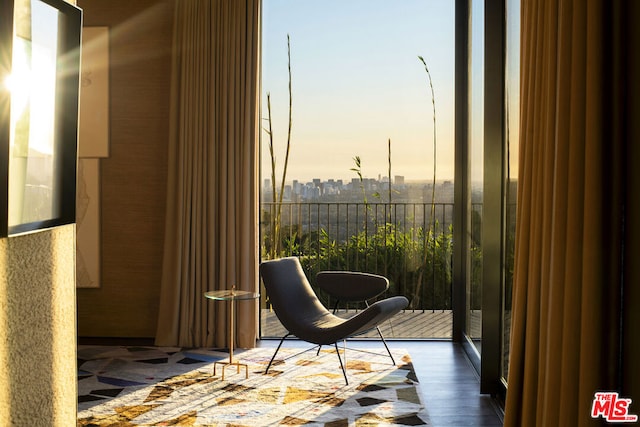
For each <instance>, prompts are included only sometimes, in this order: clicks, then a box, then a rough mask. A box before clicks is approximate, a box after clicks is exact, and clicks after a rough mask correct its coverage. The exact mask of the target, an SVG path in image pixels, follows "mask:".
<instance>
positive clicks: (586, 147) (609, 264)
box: [505, 0, 640, 427]
mask: <svg viewBox="0 0 640 427" xmlns="http://www.w3.org/2000/svg"><path fill="white" fill-rule="evenodd" d="M622 4H623V2H609V1H608V0H593V1H592V0H589V1H584V0H531V1H523V2H522V21H521V29H522V30H521V31H522V37H521V102H522V104H521V126H520V129H521V134H520V144H521V145H520V165H519V166H520V168H519V169H520V176H519V183H518V184H519V187H518V211H517V217H518V223H517V231H516V260H515V277H514V299H513V319H512V334H511V353H510V365H509V377H508V390H507V401H506V411H505V426H514V427H515V426H518V427H526V426H569V425H571V426H585V425H599V424H601V423H603V422H604V420H603V419H597V420H596V419H593V418H592V417H591V405H592V402H593V398H594V393H595V392H596V391H616V390H620V391H622V390H621V387H623V383H624V381H625V372H624V371H623V370H621V363H620V359H621V356H620V349H621V343H622V342H623V336H624V334H625V333H628V331H629V330H630V329H629V328H630V327H631V326H630V325H626V324H624V322H623V321H622V318H623V316H621V313H622V311H621V296H622V295H621V290H622V288H623V283H624V275H623V274H622V271H623V269H622V266H623V265H625V262H627V263H628V262H629V261H630V259H626V260H625V259H624V257H623V249H622V248H623V247H624V241H625V238H628V237H625V234H624V233H625V227H624V220H623V219H624V215H625V212H624V209H623V206H624V204H625V202H624V191H625V187H626V186H627V185H626V183H625V179H624V176H625V166H624V165H625V157H626V156H627V148H628V146H629V145H628V144H630V142H631V141H632V140H633V139H632V138H631V137H630V135H628V134H627V133H626V130H625V126H626V123H627V122H628V121H629V119H630V118H631V116H629V115H628V112H626V111H625V99H626V93H625V91H626V84H627V83H626V82H627V76H626V71H625V66H626V65H625V64H626V61H627V57H626V53H628V52H630V50H629V46H627V47H626V48H625V47H622V46H625V43H626V40H625V37H624V34H625V33H624V32H625V31H626V26H625V25H624V22H623V21H624V17H625V14H626V13H627V11H626V10H623V9H625V8H626V6H624V7H623V6H621V5H622ZM633 25H635V26H637V22H635V23H634V24H633ZM636 86H637V85H636ZM633 120H635V121H637V120H638V118H637V117H636V118H635V119H633ZM637 136H638V135H637V134H636V137H637ZM637 142H638V141H637V139H636V140H635V141H633V143H634V144H637ZM636 152H637V150H636ZM635 167H636V168H637V164H636V165H635ZM636 189H637V187H636ZM636 237H637V236H636ZM636 247H637V245H636ZM632 262H635V263H636V264H637V263H638V259H636V260H635V261H632ZM636 285H637V283H636ZM636 327H637V325H636V326H633V328H636ZM621 331H623V333H622V334H621ZM625 331H626V332H625ZM636 341H637V335H636ZM636 348H637V345H636ZM636 371H637V369H636ZM636 382H637V381H636ZM628 397H632V396H628ZM636 398H637V399H640V396H636ZM632 409H633V408H632ZM635 409H636V412H640V411H638V406H637V405H636V408H635Z"/></svg>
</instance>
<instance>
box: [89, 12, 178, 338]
mask: <svg viewBox="0 0 640 427" xmlns="http://www.w3.org/2000/svg"><path fill="white" fill-rule="evenodd" d="M78 6H79V7H81V8H82V9H83V11H84V25H85V26H107V27H109V35H110V36H109V46H110V58H109V59H110V69H109V72H110V82H109V84H110V95H109V102H110V124H109V135H110V140H109V157H108V158H104V159H100V170H101V257H102V260H101V278H100V285H101V287H100V288H98V289H78V335H79V336H81V337H153V336H154V335H155V329H156V321H157V317H158V300H159V295H158V294H159V290H160V277H161V272H162V252H163V248H162V245H163V236H164V218H165V203H166V174H167V144H168V140H169V97H170V76H171V41H172V27H173V7H174V2H173V0H136V1H134V2H132V1H128V0H79V1H78Z"/></svg>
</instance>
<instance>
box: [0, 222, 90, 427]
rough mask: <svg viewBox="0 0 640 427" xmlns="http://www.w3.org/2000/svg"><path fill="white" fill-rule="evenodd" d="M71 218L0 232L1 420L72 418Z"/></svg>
mask: <svg viewBox="0 0 640 427" xmlns="http://www.w3.org/2000/svg"><path fill="white" fill-rule="evenodd" d="M75 308H76V299H75V225H69V226H64V227H58V228H55V229H52V230H47V231H42V232H38V233H32V234H27V235H23V236H18V237H11V238H5V239H0V425H11V426H30V427H31V426H61V427H67V426H73V425H75V424H76V401H77V392H76V386H77V383H76V381H77V372H76V330H75Z"/></svg>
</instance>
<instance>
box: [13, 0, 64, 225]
mask: <svg viewBox="0 0 640 427" xmlns="http://www.w3.org/2000/svg"><path fill="white" fill-rule="evenodd" d="M58 21H59V20H58V11H57V10H56V9H54V8H53V7H51V6H49V5H47V4H45V3H42V2H39V1H33V2H30V1H21V2H16V5H15V26H14V37H13V58H12V70H11V75H10V76H9V78H8V81H7V82H6V83H7V85H8V87H9V89H10V91H11V124H10V126H11V127H10V162H9V175H10V180H9V182H10V187H9V218H8V220H9V226H12V225H16V224H22V223H30V222H36V221H44V220H47V219H50V218H52V217H55V216H58V214H59V207H58V206H56V205H55V203H54V200H55V199H56V198H55V194H54V192H55V191H56V175H57V171H56V162H55V158H54V151H55V150H54V141H55V132H56V123H55V109H56V87H57V85H56V76H57V69H56V58H57V55H58Z"/></svg>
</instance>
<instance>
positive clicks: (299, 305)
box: [260, 257, 328, 339]
mask: <svg viewBox="0 0 640 427" xmlns="http://www.w3.org/2000/svg"><path fill="white" fill-rule="evenodd" d="M260 275H261V276H262V282H263V283H264V287H265V290H266V291H267V296H268V297H269V302H270V303H271V306H272V307H273V310H274V311H275V313H276V316H278V319H279V320H280V323H282V326H284V327H285V328H286V329H287V330H288V331H289V332H291V333H292V334H293V335H296V336H298V337H299V338H303V339H304V335H305V333H304V332H303V330H304V329H306V326H307V324H308V323H309V322H313V320H314V319H317V318H318V317H321V316H324V315H326V314H328V311H327V309H326V308H325V307H324V306H323V305H322V303H321V302H320V301H319V300H318V297H317V296H316V294H315V292H314V291H313V289H312V288H311V285H310V284H309V281H308V280H307V277H306V276H305V274H304V271H303V270H302V266H301V265H300V261H299V260H298V258H296V257H288V258H280V259H276V260H269V261H263V262H262V263H261V264H260ZM301 335H303V336H301Z"/></svg>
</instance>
